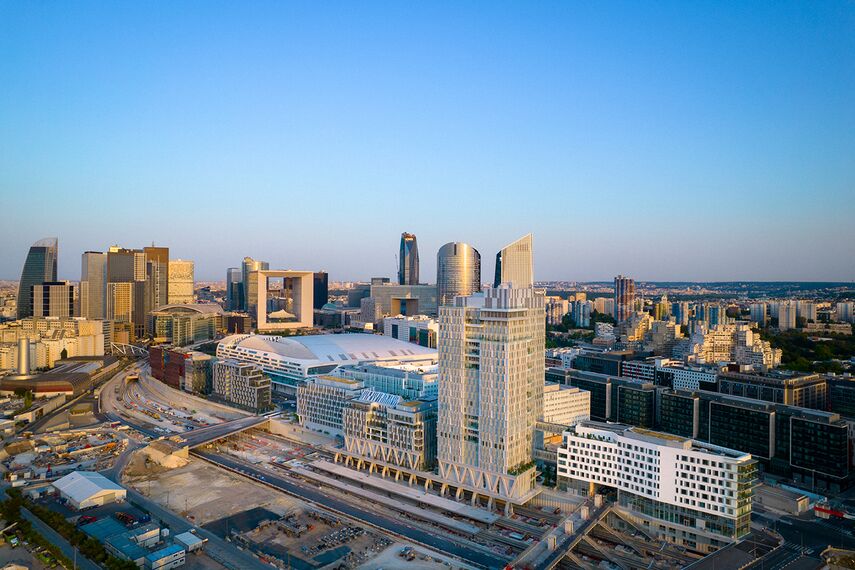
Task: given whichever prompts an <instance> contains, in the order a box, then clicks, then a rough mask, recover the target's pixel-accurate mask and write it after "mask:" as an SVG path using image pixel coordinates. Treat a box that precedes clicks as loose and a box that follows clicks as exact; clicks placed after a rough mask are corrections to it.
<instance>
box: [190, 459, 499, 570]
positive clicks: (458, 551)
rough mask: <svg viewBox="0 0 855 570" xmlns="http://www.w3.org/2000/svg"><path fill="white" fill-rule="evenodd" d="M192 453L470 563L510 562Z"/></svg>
mask: <svg viewBox="0 0 855 570" xmlns="http://www.w3.org/2000/svg"><path fill="white" fill-rule="evenodd" d="M193 454H194V455H196V456H198V457H201V458H203V459H205V460H206V461H209V462H211V463H214V464H216V465H219V466H221V467H225V468H227V469H230V470H232V471H235V472H238V473H240V474H242V475H244V476H246V477H249V478H250V479H254V480H256V481H258V482H261V483H264V484H266V485H268V486H271V487H273V488H276V489H278V490H280V491H283V492H285V493H288V494H289V495H293V496H295V497H298V498H301V499H303V500H305V501H309V502H312V503H315V504H317V505H320V506H322V507H325V508H327V509H330V510H332V511H336V512H339V513H342V514H344V515H346V516H348V517H350V518H352V519H354V520H356V521H358V522H362V523H367V524H370V525H372V526H374V527H376V528H379V529H381V530H384V531H386V532H390V533H393V534H396V535H398V536H400V537H403V538H406V539H408V540H411V541H413V542H416V543H419V544H422V545H424V546H427V547H429V548H432V549H434V550H436V551H438V552H442V553H444V554H447V555H449V556H453V557H456V558H459V559H460V560H464V561H466V562H468V563H470V564H474V565H477V566H481V567H483V568H504V567H505V565H506V564H507V562H508V559H507V558H504V557H501V556H500V555H498V554H490V553H488V552H485V551H482V550H479V549H476V548H474V547H470V546H466V545H463V544H460V543H459V542H457V541H455V540H453V539H451V538H450V537H448V536H440V535H435V534H431V533H429V532H426V531H424V530H422V529H420V528H416V527H414V526H411V525H409V524H407V522H405V520H404V519H401V518H392V517H389V516H385V515H382V514H379V512H377V511H368V510H366V509H364V508H362V507H360V506H357V505H353V504H351V503H348V502H346V501H343V500H341V499H338V498H336V497H333V496H331V495H329V494H327V493H325V492H324V491H322V490H321V489H319V488H318V487H316V486H313V485H309V484H307V483H302V482H300V481H297V480H295V479H291V478H285V477H281V476H278V475H275V474H272V473H269V472H267V471H261V470H260V469H258V468H256V467H254V466H252V465H249V464H247V463H243V462H241V461H238V460H236V459H233V458H231V457H225V456H223V455H220V454H216V453H211V452H207V451H200V450H196V451H194V452H193Z"/></svg>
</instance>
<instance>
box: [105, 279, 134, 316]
mask: <svg viewBox="0 0 855 570" xmlns="http://www.w3.org/2000/svg"><path fill="white" fill-rule="evenodd" d="M134 293H135V290H134V283H133V282H129V283H107V319H108V320H110V321H114V322H119V323H133V313H134Z"/></svg>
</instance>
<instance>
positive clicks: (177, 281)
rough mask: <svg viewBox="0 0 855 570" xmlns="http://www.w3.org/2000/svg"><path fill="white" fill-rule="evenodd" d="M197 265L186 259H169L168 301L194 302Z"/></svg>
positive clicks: (178, 302)
mask: <svg viewBox="0 0 855 570" xmlns="http://www.w3.org/2000/svg"><path fill="white" fill-rule="evenodd" d="M194 274H195V265H194V264H193V262H192V261H189V260H186V259H170V260H169V286H168V288H167V291H168V296H167V303H168V304H170V305H172V304H173V303H174V304H187V303H192V302H193V286H194Z"/></svg>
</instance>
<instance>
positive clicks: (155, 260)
mask: <svg viewBox="0 0 855 570" xmlns="http://www.w3.org/2000/svg"><path fill="white" fill-rule="evenodd" d="M143 252H144V253H145V262H146V265H147V267H146V281H147V282H148V285H147V289H148V298H149V302H148V304H147V306H146V309H145V310H146V313H148V312H151V311H153V310H155V309H156V308H158V307H162V306H164V305H167V304H169V248H168V247H155V246H151V247H145V248H143Z"/></svg>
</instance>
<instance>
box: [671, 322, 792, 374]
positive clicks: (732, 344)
mask: <svg viewBox="0 0 855 570" xmlns="http://www.w3.org/2000/svg"><path fill="white" fill-rule="evenodd" d="M673 356H674V358H677V359H680V360H683V361H684V362H686V363H695V364H718V363H722V362H735V363H737V364H747V365H751V366H756V367H763V368H776V367H777V366H780V364H781V356H782V352H781V350H780V349H777V348H772V345H771V344H769V342H768V341H765V340H763V339H761V338H760V334H759V333H758V332H757V331H755V330H754V329H752V328H751V326H750V325H748V324H745V323H739V324H727V325H717V326H714V327H712V328H710V329H708V328H707V327H706V325H704V324H701V325H700V326H698V327H697V328H696V330H695V332H694V334H692V336H691V337H690V338H689V339H687V340H684V341H682V342H678V343H677V344H676V345H675V347H674V349H673Z"/></svg>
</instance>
